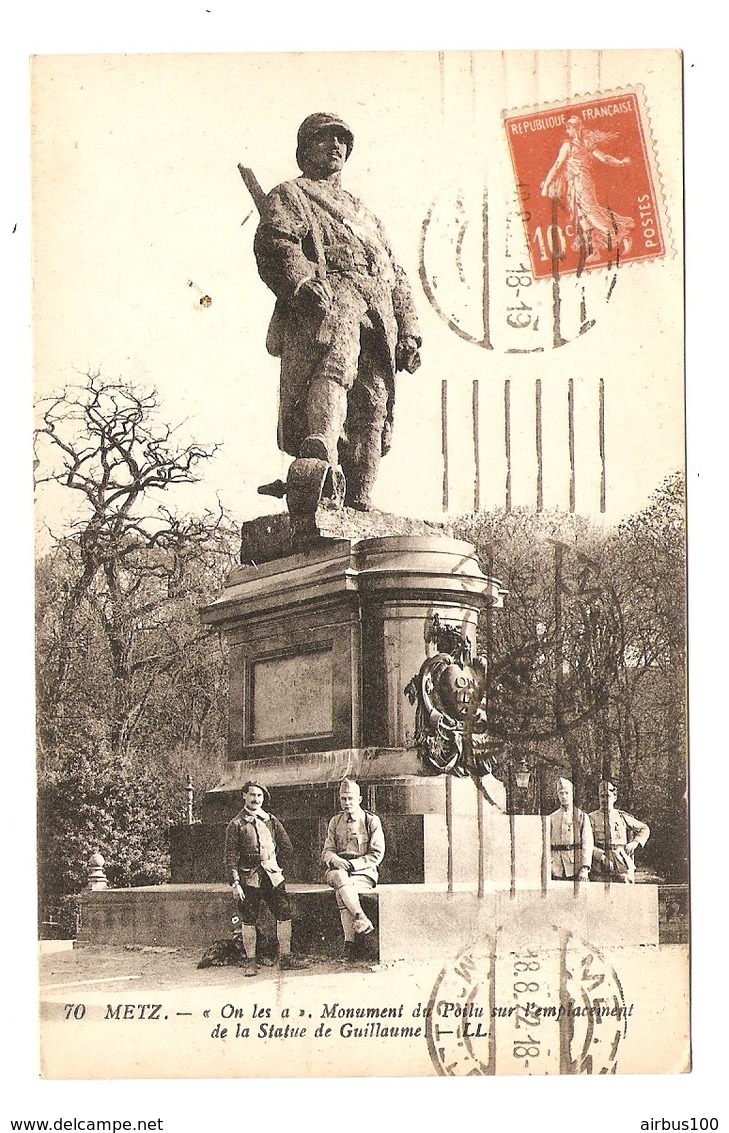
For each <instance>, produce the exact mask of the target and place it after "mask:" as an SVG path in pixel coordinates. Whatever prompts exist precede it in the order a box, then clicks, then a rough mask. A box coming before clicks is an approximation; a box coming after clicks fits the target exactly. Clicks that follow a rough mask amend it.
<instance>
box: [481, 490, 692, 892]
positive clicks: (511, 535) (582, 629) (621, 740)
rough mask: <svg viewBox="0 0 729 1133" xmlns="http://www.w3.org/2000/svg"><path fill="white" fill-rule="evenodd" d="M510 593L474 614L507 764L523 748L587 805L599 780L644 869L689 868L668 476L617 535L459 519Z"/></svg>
mask: <svg viewBox="0 0 729 1133" xmlns="http://www.w3.org/2000/svg"><path fill="white" fill-rule="evenodd" d="M458 532H459V534H460V535H461V536H462V537H464V538H467V539H470V540H471V541H472V542H473V543H474V544H475V546H476V548H477V550H478V551H479V553H480V555H481V558H482V560H483V561H484V563H485V565H486V567H487V569H488V570H489V573H493V574H496V575H497V576H498V577H499V578H500V579H501V580H502V582H503V584H504V585H505V587H506V588H507V589H508V591H509V597H508V599H507V602H506V604H505V608H504V610H500V611H498V613H496V614H494V615H493V616H487V617H486V618H482V619H481V641H480V643H479V647H480V649H481V650H482V651H483V652H485V653H486V654H487V656H488V657H489V658H490V661H491V664H490V671H491V677H490V682H489V703H488V712H489V720H490V724H491V728H492V733H493V736H494V738H495V740H496V741H497V742H498V741H500V742H501V743H502V745H503V757H504V758H506V757H508V755H509V754H510V753H511V752H512V751H513V752H521V751H524V750H527V751H531V752H532V754H533V755H534V756H537V757H539V759H540V760H541V761H542V762H543V763H545V764H546V765H547V766H549V767H551V768H553V769H554V770H555V771H556V770H557V768H559V769H560V770H562V771H564V772H567V773H569V774H570V775H571V777H572V778H573V780H574V782H575V789H576V793H577V797H578V799H579V801H580V803H581V805H587V806H590V807H591V806H592V805H593V802H594V803H595V805H596V799H597V785H598V782H599V780H600V778H602V777H603V776H605V775H608V776H610V777H612V778H613V779H616V780H617V781H618V782H619V785H620V804H621V805H623V806H624V807H625V808H626V809H629V810H633V811H634V812H635V813H636V814H638V815H639V816H641V817H643V818H645V820H646V821H648V822H649V823H650V824H651V827H652V829H653V835H652V838H651V841H650V842H649V844H648V850H647V852H646V855H645V858H644V861H645V862H646V863H651V864H652V865H653V866H654V868H655V869H657V870H658V871H659V872H660V873H661V874H663V875H664V876H666V877H669V878H671V879H672V880H684V879H685V876H686V871H687V861H686V844H687V815H686V800H685V795H686V731H685V699H686V695H685V687H686V685H685V634H686V616H685V615H686V611H685V525H684V503H683V481H682V477H681V476H678V475H677V476H675V477H671V478H669V480H667V481H666V483H665V484H663V485H662V486H661V488H660V489H659V490H658V491H657V492H656V493H655V494H654V496H653V498H652V499H651V501H650V503H649V505H648V507H647V508H645V509H644V510H643V511H642V512H640V513H638V514H637V515H635V516H632V517H630V518H629V519H627V520H626V521H625V522H624V523H622V524H621V525H620V526H619V527H618V528H617V529H615V530H611V529H605V530H603V529H600V528H596V527H594V526H592V525H590V524H589V523H588V522H587V521H585V520H584V519H581V518H579V517H576V516H574V515H566V514H564V513H560V512H542V513H535V512H531V511H528V510H526V509H524V510H517V511H513V512H495V513H491V514H479V515H477V516H473V517H467V518H465V519H464V520H463V521H461V523H460V525H459V529H458Z"/></svg>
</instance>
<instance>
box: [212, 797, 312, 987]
mask: <svg viewBox="0 0 729 1133" xmlns="http://www.w3.org/2000/svg"><path fill="white" fill-rule="evenodd" d="M243 791H244V802H243V809H242V810H241V811H239V813H238V814H237V815H236V816H235V818H234V819H233V820H232V821H231V822H229V823H228V827H227V830H226V832H225V867H226V870H227V873H228V877H229V879H230V885H231V889H232V893H233V897H234V899H235V900H236V901H237V902H238V905H239V908H240V915H241V922H242V923H241V930H242V936H243V945H244V947H245V950H246V956H247V957H248V963H247V965H246V967H245V975H246V976H255V975H257V973H258V967H257V965H256V938H257V930H256V925H257V922H258V914H259V911H260V907H261V901H265V902H266V904H267V905H268V907H269V909H270V910H271V912H272V913H273V915H274V917H275V918H276V936H277V939H278V948H279V964H280V966H281V967H282V968H284V969H292V968H306V967H308V966H309V965H308V963H307V962H306V961H305V960H299V959H297V958H296V957H295V956H292V955H291V906H290V904H289V898H288V894H287V892H286V882H285V880H284V875H283V870H282V868H281V865H280V864H279V857H280V858H281V861H282V862H284V863H288V861H289V860H290V859H291V858H292V857H293V853H294V849H293V846H292V845H291V839H290V838H289V836H288V834H287V833H286V831H285V829H284V827H283V825H282V824H281V823H280V822H279V820H278V819H277V818H276V816H275V815H273V814H271V813H270V812H268V811H266V810H264V809H263V804H264V803H265V804H266V806H269V804H270V796H269V794H268V791H267V790H266V788H265V787H263V786H262V785H261V784H260V783H253V782H250V781H249V782H248V783H246V784H245V785H244V787H243Z"/></svg>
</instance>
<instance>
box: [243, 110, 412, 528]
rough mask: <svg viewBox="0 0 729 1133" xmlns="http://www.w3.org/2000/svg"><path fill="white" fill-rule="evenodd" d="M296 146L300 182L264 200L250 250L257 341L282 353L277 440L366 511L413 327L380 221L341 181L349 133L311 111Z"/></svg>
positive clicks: (401, 276)
mask: <svg viewBox="0 0 729 1133" xmlns="http://www.w3.org/2000/svg"><path fill="white" fill-rule="evenodd" d="M297 143H298V144H297V149H296V160H297V163H298V165H299V168H300V169H301V170H302V174H303V176H301V177H297V178H296V179H295V180H292V181H286V182H284V183H283V184H281V185H278V186H277V187H276V188H275V189H273V190H272V191H271V192H270V193H269V194H268V196H267V197H266V199H265V201H264V202H263V205H262V208H261V222H260V224H259V226H258V231H257V232H256V237H255V243H254V251H255V255H256V261H257V264H258V272H259V275H260V276H261V279H262V280H263V281H264V283H266V284H267V286H268V287H270V288H271V290H272V291H273V292H274V294H275V295H276V307H275V310H274V313H273V318H272V320H271V325H270V327H269V331H268V338H267V340H266V346H267V349H268V351H269V353H270V354H273V355H274V356H276V357H280V358H281V397H280V412H279V431H278V443H279V448H280V449H282V450H283V451H284V452H287V453H289V454H290V455H291V456H295V457H315V458H317V459H319V460H324V461H326V462H328V463H329V464H331V465H341V468H342V471H343V472H344V475H345V478H346V485H347V486H346V496H345V504H346V505H347V506H349V507H354V508H358V509H360V510H365V511H366V510H367V509H368V508H369V506H370V492H371V490H372V487H373V485H374V482H375V478H376V476H377V471H378V468H379V464H380V458H381V457H382V456H384V455H385V454H386V453H387V452H388V450H389V448H390V439H391V433H392V421H393V407H394V401H395V373H396V371H397V370H407V371H409V372H410V373H411V374H412V373H414V371H415V370H416V369H417V368H418V366H419V365H420V355H419V353H418V349H419V347H420V343H421V339H420V332H419V330H418V323H417V317H416V314H415V307H414V304H413V298H412V293H411V291H410V287H409V284H408V281H407V279H406V277H405V273H404V271H403V270H402V268H401V267H400V266H399V264H398V263H397V262H396V260H395V258H394V256H393V254H392V251H391V249H390V246H389V243H388V241H387V237H386V236H385V232H384V229H383V228H382V225H381V224H380V222H379V220H378V219H377V217H375V216H374V215H373V214H372V213H371V212H370V211H369V209H367V208H366V207H365V206H364V205H363V204H362V202H361V201H360V200H358V199H357V198H356V197H353V196H352V195H351V194H350V193H348V192H346V191H345V190H344V189H343V188H342V186H341V175H342V169H343V167H344V163H345V162H346V161H347V159H348V158H349V155H350V153H351V152H352V147H353V145H354V135H353V134H352V131H351V130H350V128H349V126H348V125H347V124H346V122H343V121H342V119H341V118H339V117H338V116H337V115H335V114H327V113H318V114H310V115H309V117H308V118H306V119H305V120H304V121H303V122H302V124H301V126H300V128H299V133H298V139H297Z"/></svg>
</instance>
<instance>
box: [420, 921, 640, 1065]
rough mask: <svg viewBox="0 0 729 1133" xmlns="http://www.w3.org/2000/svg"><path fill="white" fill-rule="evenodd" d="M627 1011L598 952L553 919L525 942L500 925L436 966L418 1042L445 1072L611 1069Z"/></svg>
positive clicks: (624, 1029) (624, 1030) (608, 966)
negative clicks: (487, 938)
mask: <svg viewBox="0 0 729 1133" xmlns="http://www.w3.org/2000/svg"><path fill="white" fill-rule="evenodd" d="M631 1011H632V1007H631V1008H629V1007H628V1006H627V1005H626V1002H625V996H624V993H623V988H622V984H621V982H620V979H619V977H618V974H617V972H616V971H615V968H614V967H613V965H612V964H611V962H610V960H609V959H608V958H607V957H606V955H605V954H604V952H603V951H602V950H601V949H599V948H597V947H595V946H594V945H591V944H588V943H586V942H585V941H583V940H581V939H580V938H579V937H576V936H574V935H573V934H571V933H568V932H567V933H566V932H564V930H562V929H560V928H558V927H557V926H556V925H555V926H551V927H550V928H549V929H547V931H546V934H542V937H541V940H540V942H539V944H538V945H536V946H535V947H525V946H524V945H523V943H522V942H521V941H519V940H517V939H516V938H515V937H513V938H512V937H511V936H510V933H509V932H508V931H507V930H506V929H505V928H503V927H502V928H501V929H499V930H498V931H497V932H496V934H495V935H494V937H493V939H492V941H491V942H490V947H489V948H485V947H484V943H483V942H481V943H479V944H473V945H471V946H469V947H467V948H465V949H463V951H462V952H460V953H459V955H458V956H457V957H456V959H455V960H454V961H453V962H452V963H450V964H448V965H446V966H445V967H443V968H442V970H441V971H440V973H439V975H438V978H437V979H436V981H435V984H434V986H433V991H432V993H431V996H430V999H429V1002H428V1013H427V1018H426V1039H427V1043H428V1051H429V1054H430V1059H431V1062H432V1064H433V1067H434V1069H435V1070H436V1071H437V1073H438V1074H441V1075H444V1076H448V1077H459V1076H468V1075H486V1076H488V1075H501V1074H511V1075H544V1074H614V1073H615V1072H616V1071H617V1067H618V1056H619V1053H620V1047H621V1043H622V1041H623V1039H624V1038H625V1035H626V1034H627V1029H628V1018H629V1015H630V1012H631Z"/></svg>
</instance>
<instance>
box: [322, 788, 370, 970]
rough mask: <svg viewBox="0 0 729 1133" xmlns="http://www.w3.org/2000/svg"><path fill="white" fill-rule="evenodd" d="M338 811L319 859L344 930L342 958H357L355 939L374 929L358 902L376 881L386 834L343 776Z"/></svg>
mask: <svg viewBox="0 0 729 1133" xmlns="http://www.w3.org/2000/svg"><path fill="white" fill-rule="evenodd" d="M339 804H340V806H341V808H342V809H341V811H340V813H339V814H335V815H334V818H332V819H331V821H330V823H329V829H328V830H327V837H326V841H325V843H324V849H323V850H322V854H321V860H322V861H323V863H324V865H325V866H326V868H327V872H326V877H325V880H326V883H327V885H330V886H331V887H332V889H333V890H334V893H335V896H336V899H337V908H338V909H339V919H340V920H341V922H342V930H343V932H344V954H343V959H344V960H356V959H357V947H356V943H357V939H358V938H361V937H363V936H367V935H368V934H369V933H371V932H373V931H374V926H373V924H372V921H371V920H370V919H369V917H368V916H367V915H366V913H364V911H363V909H362V905H361V903H360V899H359V898H360V893H367V892H368V891H369V890H371V889H374V887H375V886H376V885H377V878H378V866H379V865H380V863H381V862H382V859H383V858H384V856H385V835H384V833H383V830H382V823H381V822H380V820H379V818H378V817H377V815H376V814H373V813H372V812H371V811H369V810H364V809H363V807H362V794H361V791H360V789H359V786H358V784H357V783H355V782H354V781H353V780H352V779H344V780H343V781H342V784H341V786H340V788H339Z"/></svg>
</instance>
